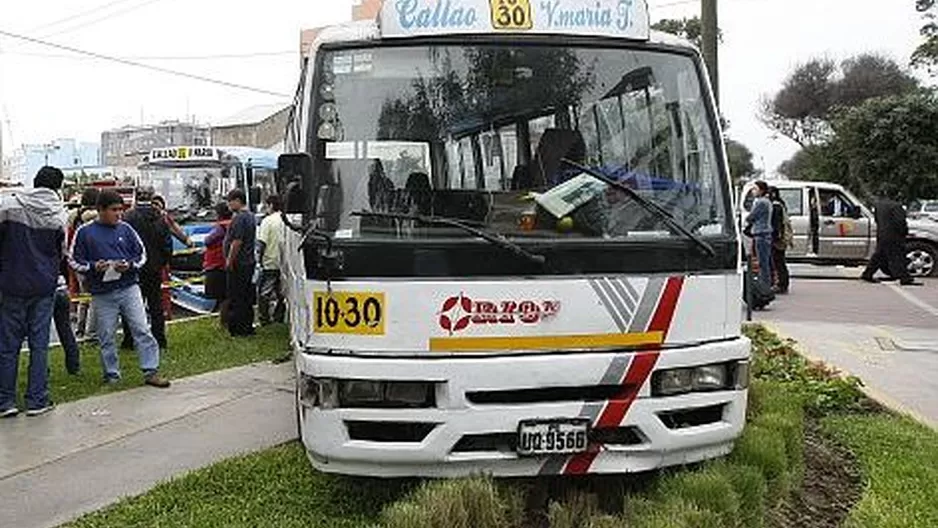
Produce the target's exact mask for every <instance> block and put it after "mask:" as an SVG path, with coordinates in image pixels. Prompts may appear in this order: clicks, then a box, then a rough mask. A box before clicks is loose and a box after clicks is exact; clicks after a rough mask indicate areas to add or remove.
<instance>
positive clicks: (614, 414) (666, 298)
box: [563, 277, 684, 475]
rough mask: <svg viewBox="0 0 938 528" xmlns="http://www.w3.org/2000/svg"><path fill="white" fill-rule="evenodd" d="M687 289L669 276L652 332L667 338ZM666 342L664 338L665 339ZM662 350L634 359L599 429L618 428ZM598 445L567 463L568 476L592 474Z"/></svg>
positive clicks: (601, 420) (659, 302)
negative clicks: (682, 294) (591, 467)
mask: <svg viewBox="0 0 938 528" xmlns="http://www.w3.org/2000/svg"><path fill="white" fill-rule="evenodd" d="M683 288H684V278H683V277H672V278H669V279H668V281H667V283H666V284H665V288H664V292H663V293H662V294H661V299H660V300H659V301H658V307H657V309H656V310H655V313H654V316H653V317H652V319H651V323H650V324H649V326H648V331H649V332H662V333H663V336H664V338H665V339H666V338H667V335H668V330H670V328H671V322H672V321H673V320H674V313H675V311H676V310H677V302H678V299H680V297H681V290H682V289H683ZM662 341H663V339H662ZM660 355H661V351H660V349H659V350H655V351H650V352H643V353H639V354H636V355H635V357H634V358H632V363H631V364H629V368H628V370H627V371H626V373H625V378H624V379H623V380H622V390H621V391H620V393H619V394H617V395H616V396H615V397H614V398H613V399H612V400H610V401H609V403H608V404H607V405H606V407H605V409H603V412H602V414H601V415H600V416H599V419H598V420H597V421H596V425H595V427H596V428H599V429H605V428H612V427H618V426H619V425H620V424H621V423H622V421H623V420H625V416H626V415H627V414H628V412H629V409H630V408H631V407H632V404H633V403H635V400H636V399H637V398H638V393H639V391H640V390H641V389H642V386H644V385H645V382H646V381H647V380H648V377H649V376H651V373H652V371H653V370H654V368H655V365H656V364H657V363H658V357H659V356H660ZM599 451H600V449H599V446H590V449H589V450H588V451H587V452H585V453H581V454H579V455H574V456H573V457H571V458H570V460H569V461H568V462H567V465H566V467H565V468H564V470H563V474H565V475H585V474H587V473H589V468H590V466H591V465H592V464H593V461H594V460H596V457H597V456H598V455H599Z"/></svg>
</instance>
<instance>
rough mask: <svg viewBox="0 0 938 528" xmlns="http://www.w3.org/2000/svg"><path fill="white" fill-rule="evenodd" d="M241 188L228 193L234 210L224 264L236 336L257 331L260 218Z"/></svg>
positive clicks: (231, 328)
mask: <svg viewBox="0 0 938 528" xmlns="http://www.w3.org/2000/svg"><path fill="white" fill-rule="evenodd" d="M246 203H247V197H246V196H245V194H244V191H242V190H241V189H234V190H232V191H231V192H229V193H228V208H229V209H231V212H232V213H234V218H233V219H232V221H231V225H230V226H229V227H228V233H227V234H226V235H225V245H224V251H225V260H226V263H225V267H226V269H227V270H228V299H229V300H230V302H231V312H230V314H229V317H228V333H230V334H231V335H232V336H234V337H247V336H252V335H254V268H255V260H254V250H255V247H254V246H255V240H256V234H257V220H256V219H255V218H254V214H253V213H252V212H251V211H250V210H248V209H247V208H246V207H245V204H246Z"/></svg>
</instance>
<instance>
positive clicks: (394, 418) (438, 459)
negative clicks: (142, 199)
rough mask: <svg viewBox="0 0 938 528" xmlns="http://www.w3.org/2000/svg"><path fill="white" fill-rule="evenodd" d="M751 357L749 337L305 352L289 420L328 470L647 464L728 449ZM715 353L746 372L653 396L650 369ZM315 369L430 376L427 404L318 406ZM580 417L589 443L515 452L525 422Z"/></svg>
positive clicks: (337, 375) (538, 470)
mask: <svg viewBox="0 0 938 528" xmlns="http://www.w3.org/2000/svg"><path fill="white" fill-rule="evenodd" d="M749 357H750V343H749V340H748V339H746V338H738V339H734V340H730V341H722V342H719V343H711V344H706V345H700V346H694V347H689V348H681V349H676V350H667V351H664V352H662V353H660V354H651V355H649V353H645V352H638V353H590V354H550V355H531V356H528V355H525V356H520V355H519V356H499V357H471V358H453V359H437V358H433V359H430V358H406V359H405V358H386V357H382V358H376V357H367V358H365V357H358V356H356V357H350V356H334V355H327V354H313V353H301V354H298V355H297V371H298V381H297V383H298V386H297V422H298V426H299V429H300V437H301V440H302V442H303V444H304V446H305V447H306V450H307V453H308V455H309V458H310V461H311V462H312V464H313V466H314V467H315V468H317V469H319V470H321V471H326V472H330V473H341V474H349V475H363V476H373V477H407V476H420V477H457V476H465V475H470V474H477V473H485V474H491V475H494V476H500V477H523V476H536V475H577V474H596V473H634V472H643V471H649V470H653V469H657V468H662V467H667V466H673V465H680V464H687V463H693V462H698V461H701V460H706V459H710V458H715V457H719V456H723V455H726V454H728V453H729V452H730V451H731V450H732V447H733V441H734V440H735V439H736V438H737V437H738V436H739V435H740V433H741V432H742V429H743V426H744V423H745V416H746V404H747V387H748V360H749ZM715 364H723V365H738V371H737V375H738V376H745V380H741V381H740V380H739V379H737V381H736V383H734V384H732V386H729V387H726V388H723V389H720V390H711V391H708V392H702V391H701V392H688V393H683V394H680V395H673V396H653V392H652V385H653V384H656V383H658V382H657V381H655V380H656V379H658V377H657V376H656V375H658V374H661V373H663V372H664V371H668V370H672V369H681V368H693V367H698V366H703V365H715ZM646 371H647V374H646ZM323 379H324V380H359V381H360V380H381V381H387V382H394V383H400V382H409V383H427V384H430V386H431V387H432V389H431V390H432V405H425V406H423V407H422V408H362V407H366V406H362V405H356V406H354V408H351V407H349V406H345V405H343V404H341V403H340V404H333V405H324V404H323V400H322V399H320V398H319V397H318V395H319V394H320V392H318V391H317V390H313V391H311V390H310V380H323ZM612 385H615V386H618V387H619V388H620V389H621V390H614V389H615V387H612ZM656 386H657V385H656ZM610 391H612V392H610ZM311 393H315V394H314V395H313V396H310V394H311ZM603 395H605V396H603ZM337 401H338V400H337ZM576 420H581V421H583V422H588V423H589V427H590V431H589V446H588V448H587V450H586V451H585V452H580V453H576V454H546V455H537V456H523V455H520V454H519V453H518V436H519V425H520V424H522V423H523V422H528V421H538V422H544V421H547V422H550V421H576Z"/></svg>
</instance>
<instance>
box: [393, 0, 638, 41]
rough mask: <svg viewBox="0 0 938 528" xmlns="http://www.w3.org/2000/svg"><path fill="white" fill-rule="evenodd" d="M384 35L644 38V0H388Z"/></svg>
mask: <svg viewBox="0 0 938 528" xmlns="http://www.w3.org/2000/svg"><path fill="white" fill-rule="evenodd" d="M378 22H379V24H380V26H381V34H382V36H383V37H384V38H403V37H416V36H427V35H444V34H487V33H488V34H491V33H506V32H515V33H530V34H550V35H563V34H567V35H592V36H604V37H613V38H625V39H631V40H648V38H649V33H650V23H649V18H648V4H647V2H646V0H387V1H386V2H384V6H383V8H382V9H381V14H380V18H379V21H378Z"/></svg>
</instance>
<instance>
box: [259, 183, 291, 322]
mask: <svg viewBox="0 0 938 528" xmlns="http://www.w3.org/2000/svg"><path fill="white" fill-rule="evenodd" d="M266 203H267V216H266V217H264V220H263V221H262V222H261V227H260V230H259V232H258V234H257V246H258V258H259V262H260V264H261V276H260V283H259V285H258V290H259V292H258V315H259V317H260V323H261V324H262V325H268V324H270V323H272V322H273V323H282V322H283V321H284V317H285V315H286V308H287V307H286V303H285V302H284V299H283V289H282V287H281V283H280V247H281V245H282V244H283V216H282V215H281V214H280V209H281V203H280V196H277V195H271V196H269V197H267V202H266ZM271 305H274V311H273V317H271V313H270V307H271Z"/></svg>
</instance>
